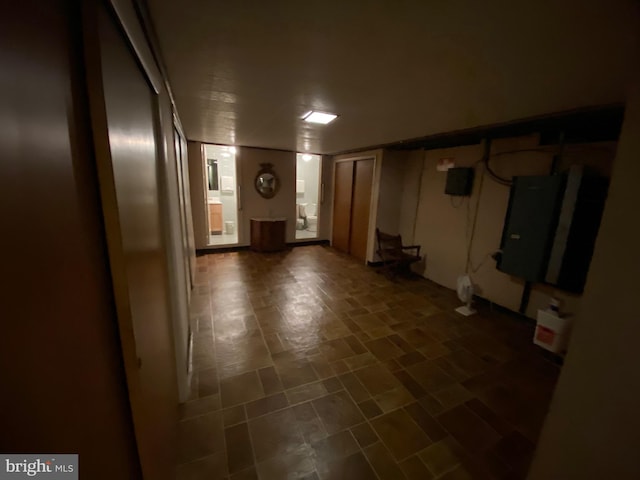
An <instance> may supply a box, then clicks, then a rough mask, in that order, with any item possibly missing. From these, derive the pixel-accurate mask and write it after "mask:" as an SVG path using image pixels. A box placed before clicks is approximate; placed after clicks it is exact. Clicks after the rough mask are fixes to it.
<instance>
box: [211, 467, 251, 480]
mask: <svg viewBox="0 0 640 480" xmlns="http://www.w3.org/2000/svg"><path fill="white" fill-rule="evenodd" d="M212 478H219V477H212ZM202 480H203V479H202ZM230 480H258V473H257V472H256V467H249V468H247V469H245V470H242V471H241V472H238V473H234V474H233V475H231V477H230Z"/></svg>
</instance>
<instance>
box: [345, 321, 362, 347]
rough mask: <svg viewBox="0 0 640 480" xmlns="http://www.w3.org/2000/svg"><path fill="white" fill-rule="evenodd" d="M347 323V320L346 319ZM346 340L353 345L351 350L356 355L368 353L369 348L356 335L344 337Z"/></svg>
mask: <svg viewBox="0 0 640 480" xmlns="http://www.w3.org/2000/svg"><path fill="white" fill-rule="evenodd" d="M349 321H350V322H353V320H349ZM345 323H346V321H345ZM344 340H345V342H347V343H348V344H349V346H350V347H351V350H353V352H354V353H355V354H356V355H360V354H362V353H366V352H367V349H366V348H365V347H364V346H363V345H362V343H361V342H360V340H358V339H357V338H356V337H355V336H353V335H349V336H347V337H344Z"/></svg>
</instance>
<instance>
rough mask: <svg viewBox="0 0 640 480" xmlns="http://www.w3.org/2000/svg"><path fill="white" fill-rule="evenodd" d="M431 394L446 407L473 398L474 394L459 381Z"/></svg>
mask: <svg viewBox="0 0 640 480" xmlns="http://www.w3.org/2000/svg"><path fill="white" fill-rule="evenodd" d="M431 395H433V397H434V398H435V399H436V400H438V402H440V404H441V405H442V406H443V407H444V408H445V409H448V408H451V407H455V406H456V405H460V404H461V403H464V402H466V401H467V400H470V399H471V398H473V394H472V393H471V392H470V391H469V390H467V389H466V388H464V387H463V386H462V385H460V384H459V383H454V384H451V385H447V386H446V387H444V388H442V389H440V390H437V391H434V392H433V393H432V394H431Z"/></svg>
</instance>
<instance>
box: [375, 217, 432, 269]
mask: <svg viewBox="0 0 640 480" xmlns="http://www.w3.org/2000/svg"><path fill="white" fill-rule="evenodd" d="M376 239H377V240H378V249H377V250H376V253H377V254H378V256H379V257H380V259H381V260H382V264H383V271H384V273H385V275H387V276H388V277H390V278H393V277H395V275H396V274H397V273H399V272H408V271H409V267H410V265H411V264H412V263H414V262H419V261H420V260H421V259H422V257H421V256H420V245H402V236H401V235H389V234H388V233H384V232H381V231H380V229H378V228H376ZM411 250H413V252H408V251H411Z"/></svg>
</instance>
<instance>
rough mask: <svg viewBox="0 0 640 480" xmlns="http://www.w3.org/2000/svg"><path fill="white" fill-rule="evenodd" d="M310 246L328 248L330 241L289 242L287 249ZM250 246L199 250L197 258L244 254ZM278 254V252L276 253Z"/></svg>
mask: <svg viewBox="0 0 640 480" xmlns="http://www.w3.org/2000/svg"><path fill="white" fill-rule="evenodd" d="M308 245H323V246H328V245H329V240H302V241H298V242H287V244H286V246H287V248H295V247H306V246H308ZM250 249H251V247H250V246H249V245H234V246H230V247H214V246H210V247H207V248H198V249H197V250H196V257H202V256H203V255H209V254H212V253H228V252H244V251H248V250H250ZM276 253H277V252H276Z"/></svg>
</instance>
